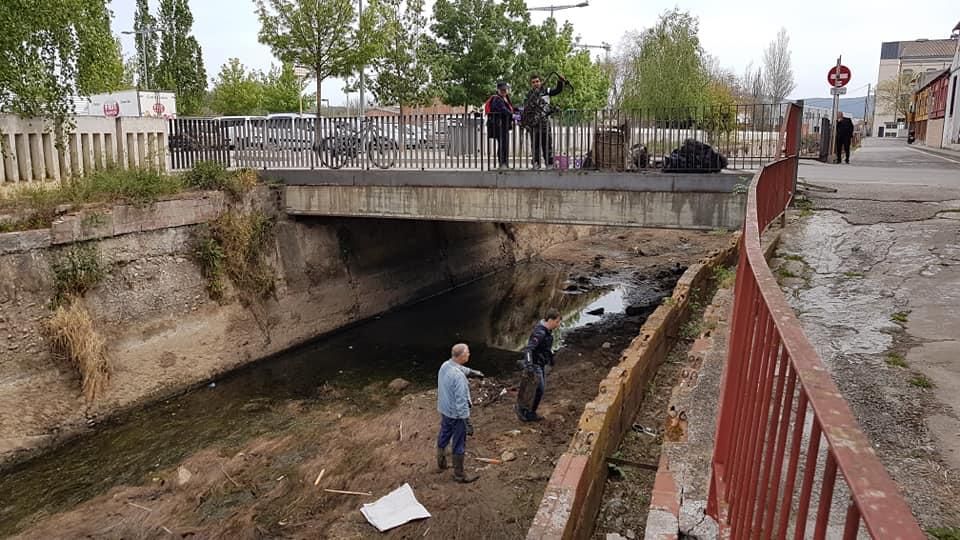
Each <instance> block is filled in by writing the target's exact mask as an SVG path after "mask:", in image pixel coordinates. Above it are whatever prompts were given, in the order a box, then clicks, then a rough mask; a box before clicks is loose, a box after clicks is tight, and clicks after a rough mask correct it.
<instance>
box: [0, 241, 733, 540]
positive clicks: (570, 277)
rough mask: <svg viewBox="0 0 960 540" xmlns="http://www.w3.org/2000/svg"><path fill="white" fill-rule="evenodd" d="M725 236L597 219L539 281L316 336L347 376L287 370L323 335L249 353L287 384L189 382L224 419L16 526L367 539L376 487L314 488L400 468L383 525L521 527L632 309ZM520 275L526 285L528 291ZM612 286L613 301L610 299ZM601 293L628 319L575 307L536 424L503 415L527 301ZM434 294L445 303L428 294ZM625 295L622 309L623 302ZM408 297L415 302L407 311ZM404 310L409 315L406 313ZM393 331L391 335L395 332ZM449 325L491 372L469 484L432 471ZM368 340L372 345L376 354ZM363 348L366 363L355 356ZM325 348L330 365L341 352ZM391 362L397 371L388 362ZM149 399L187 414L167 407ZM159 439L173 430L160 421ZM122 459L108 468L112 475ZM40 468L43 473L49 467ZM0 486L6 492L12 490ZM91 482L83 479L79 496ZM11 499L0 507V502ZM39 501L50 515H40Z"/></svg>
mask: <svg viewBox="0 0 960 540" xmlns="http://www.w3.org/2000/svg"><path fill="white" fill-rule="evenodd" d="M723 240H724V238H721V237H712V236H709V235H699V234H692V233H683V234H681V233H673V232H651V231H630V232H625V233H619V232H616V231H608V232H606V233H603V234H601V235H598V236H596V237H590V238H587V239H584V240H581V241H578V242H573V243H568V244H564V245H562V246H557V247H556V248H553V249H550V250H547V251H546V252H545V254H544V257H543V264H545V265H547V266H548V267H549V268H551V270H552V271H553V272H554V273H553V274H552V275H554V276H555V278H553V279H544V277H543V276H544V274H543V273H542V272H540V274H539V276H538V275H536V273H533V274H527V275H514V274H511V278H510V279H503V278H502V277H497V278H496V279H494V280H491V281H490V286H489V288H487V289H486V290H484V289H483V287H481V286H479V285H481V284H477V285H478V287H476V288H475V292H471V291H470V288H471V287H473V286H470V287H468V288H466V289H463V290H461V291H458V292H455V293H453V294H451V295H448V296H445V297H438V298H437V299H434V300H431V301H430V302H426V303H423V304H419V305H417V306H414V307H413V308H411V310H412V311H409V312H407V311H403V312H398V313H397V316H396V317H392V316H391V315H387V316H385V317H383V319H382V320H381V321H378V323H381V326H376V327H371V329H372V330H374V331H372V332H364V331H363V328H362V327H359V328H357V329H356V330H357V331H360V332H362V335H364V336H368V337H369V336H377V337H380V336H382V339H383V341H384V342H385V343H383V344H380V340H379V339H373V340H372V342H370V343H366V344H365V345H361V344H359V343H356V342H354V343H348V341H351V340H350V339H346V338H347V337H349V336H348V335H347V333H344V334H342V336H344V337H343V339H344V340H338V338H337V336H335V337H333V338H331V339H330V340H326V341H328V342H329V343H328V344H327V345H326V346H328V347H332V349H328V350H334V349H336V350H341V351H342V350H344V349H345V350H346V351H347V352H344V353H343V354H344V355H345V356H344V357H343V358H350V357H351V355H355V356H353V358H354V360H353V361H350V362H346V364H347V365H348V366H352V368H348V369H345V370H343V371H344V373H343V374H341V373H339V372H340V371H341V370H340V369H336V370H335V372H334V371H323V370H322V369H321V370H314V369H308V370H307V371H298V370H297V369H294V368H293V366H294V365H303V364H310V363H311V362H314V363H316V362H317V361H319V359H320V358H321V357H324V356H326V355H327V354H328V353H326V352H323V351H321V350H319V349H313V350H311V349H304V350H303V352H300V353H294V354H302V355H303V356H302V358H301V360H300V363H299V364H298V363H297V362H296V361H293V360H289V359H286V358H283V359H279V363H277V364H272V363H271V362H274V361H270V362H265V363H262V364H258V365H256V366H254V367H252V368H250V369H266V370H267V371H268V372H270V373H273V374H274V376H275V377H276V378H278V379H280V378H283V379H286V380H287V382H285V383H283V384H284V386H285V387H286V388H288V389H292V388H299V390H297V391H289V392H287V393H278V392H273V393H274V394H275V395H272V396H271V397H270V398H269V399H266V400H264V399H261V397H259V396H258V394H257V392H256V385H255V384H242V385H240V386H239V387H238V388H237V390H238V391H240V392H241V394H242V395H244V396H246V397H247V398H248V399H245V400H238V401H236V402H234V405H232V406H231V407H225V406H223V405H222V404H221V403H219V402H218V401H216V399H215V398H213V397H212V396H214V395H215V394H216V392H219V391H226V392H233V391H234V389H232V388H231V381H230V380H229V379H228V380H224V381H218V383H217V386H216V388H205V389H202V390H199V391H197V392H195V393H194V394H193V395H195V396H197V398H196V399H204V398H206V399H212V400H213V401H212V402H211V403H210V406H211V411H212V410H216V411H217V414H218V415H223V416H224V417H226V418H227V421H225V422H212V423H214V424H220V425H221V426H222V425H227V426H229V427H226V428H222V429H224V431H223V432H218V433H215V434H214V436H212V437H210V439H212V440H201V441H198V442H197V443H196V444H195V445H194V446H193V447H192V448H188V449H184V448H180V449H179V451H178V452H179V453H177V454H174V455H170V456H164V459H163V460H157V461H161V462H160V463H157V464H156V466H155V467H148V469H147V470H145V471H142V472H141V473H140V475H139V477H137V475H128V476H126V477H118V478H117V479H116V481H115V482H113V485H114V487H112V488H110V487H109V485H107V484H109V483H107V482H104V483H102V484H101V487H100V488H98V489H100V490H101V492H102V490H106V489H109V491H107V492H106V493H104V494H103V495H99V496H95V497H94V498H93V499H92V500H89V501H87V502H80V501H77V500H75V499H73V500H71V499H69V497H68V498H66V499H65V500H64V501H61V502H60V503H59V506H56V505H54V506H52V507H50V508H48V509H46V510H44V511H43V512H42V513H41V514H39V515H32V516H31V515H25V516H22V517H21V518H20V519H18V522H17V525H16V526H15V529H19V530H22V531H23V536H24V537H26V538H42V537H48V536H49V535H50V534H54V533H60V534H62V533H63V532H64V531H68V532H69V535H70V536H84V535H91V536H93V537H103V538H114V537H116V538H119V537H146V538H150V537H160V536H163V535H168V533H167V532H165V531H166V530H170V531H173V532H174V533H175V534H191V533H192V534H193V535H195V536H197V537H205V538H255V537H290V538H302V537H337V538H351V537H368V536H379V534H378V533H375V532H374V530H373V529H372V528H371V527H370V526H369V525H367V524H366V523H365V522H364V521H363V518H362V517H361V516H360V514H359V512H357V511H356V510H357V509H358V508H359V505H360V504H361V503H362V502H370V501H371V500H373V498H374V497H368V498H364V497H359V498H358V497H356V496H348V495H336V494H331V493H327V492H323V491H322V488H332V489H346V490H355V491H366V492H370V493H373V494H374V496H380V495H383V494H385V493H386V492H387V491H390V490H392V489H393V488H395V487H397V486H398V485H400V484H402V483H403V482H410V483H411V485H412V486H413V487H414V490H415V492H416V493H417V496H418V498H419V499H420V500H421V502H422V503H423V504H424V505H425V506H426V507H427V508H428V509H429V510H430V511H431V513H433V515H434V517H433V518H431V519H429V520H426V521H424V522H422V523H417V524H413V525H409V526H407V527H403V528H401V529H399V530H397V531H394V532H392V533H390V534H388V535H387V536H389V537H398V538H399V537H408V536H410V535H413V536H416V537H421V536H422V535H423V534H424V533H427V536H426V537H428V538H429V537H436V538H441V537H443V538H451V537H453V538H477V537H497V538H519V537H523V536H524V535H525V534H526V530H527V528H528V527H529V524H530V521H531V520H532V518H533V514H534V513H535V511H536V506H537V504H538V502H539V500H540V497H541V495H542V492H543V487H544V486H545V484H546V482H547V480H548V478H549V476H550V473H551V471H552V468H553V461H554V460H555V459H556V456H558V455H559V454H560V453H561V452H562V451H563V449H564V448H565V447H566V446H567V445H568V443H569V439H570V436H571V435H572V432H573V430H574V429H575V426H576V421H577V418H579V415H580V413H581V412H582V406H583V403H585V402H586V401H589V400H590V399H591V398H592V397H593V395H594V394H595V393H596V388H597V386H596V385H597V382H598V381H599V380H600V379H601V378H602V377H603V376H604V375H605V374H606V373H607V371H608V369H609V366H610V365H612V364H613V363H615V362H616V361H617V359H618V358H619V352H620V350H622V349H623V347H625V346H626V345H627V344H628V343H629V342H630V340H631V339H632V338H633V337H634V336H635V334H636V332H637V331H638V330H639V327H640V325H641V324H642V322H643V320H644V317H645V314H646V311H645V309H647V308H649V307H650V306H654V307H655V306H656V304H657V302H658V299H659V297H660V296H663V295H665V294H668V293H669V286H664V285H665V284H669V283H670V282H671V280H673V279H675V275H676V271H677V270H678V269H679V268H683V267H684V266H685V265H686V264H689V263H690V262H692V261H694V260H696V259H697V258H699V257H700V256H701V255H703V254H704V253H706V252H707V251H709V250H710V249H712V248H714V247H717V245H719V244H720V243H721V242H722V241H723ZM641 252H643V254H642V255H641ZM484 286H486V285H484ZM618 286H619V288H618ZM530 289H535V290H539V292H538V293H537V294H530V293H529V290H530ZM491 291H493V292H491ZM617 291H620V292H619V293H618V292H617ZM458 293H459V295H458ZM617 294H620V295H621V297H622V298H623V300H618V299H617V298H616V296H617ZM483 299H487V301H483ZM491 299H492V301H491ZM601 299H603V300H602V301H603V302H606V303H607V304H606V305H608V306H611V305H612V306H616V305H617V304H619V305H620V307H621V309H623V311H627V313H630V315H628V314H627V313H619V314H617V313H612V314H609V313H608V314H606V315H605V316H603V317H602V318H599V319H594V320H592V321H591V322H592V324H583V323H586V322H587V321H585V320H580V321H577V322H578V324H583V325H582V326H579V327H578V328H569V329H567V330H566V331H565V332H564V335H563V341H564V343H565V346H564V348H563V349H562V350H561V351H560V352H559V355H558V367H557V369H556V370H555V371H554V372H553V373H552V374H551V375H550V378H549V381H548V390H547V398H546V399H545V402H544V405H543V411H542V413H543V414H544V415H545V416H546V417H547V420H546V421H545V422H543V423H540V424H535V425H530V424H519V423H518V422H517V421H516V419H515V416H514V415H513V411H512V398H513V395H512V394H508V395H507V396H506V397H504V398H503V399H502V400H500V401H496V402H494V403H492V404H490V405H486V404H485V402H484V401H483V400H485V399H489V398H490V397H492V396H495V395H498V394H499V393H500V391H501V390H502V389H503V388H510V387H511V386H512V384H513V382H514V381H513V372H512V371H510V367H511V364H512V362H513V361H514V360H515V356H516V355H515V353H514V352H512V350H513V349H514V344H515V343H518V342H522V340H523V339H524V337H525V336H524V335H525V333H526V332H527V331H529V326H530V324H531V320H533V319H535V315H534V314H535V313H536V312H538V311H540V310H542V309H543V308H544V307H545V306H547V305H552V304H557V303H560V304H561V305H563V303H564V302H567V308H568V309H567V311H568V312H569V313H571V315H572V314H573V313H580V312H582V311H584V308H585V307H586V306H590V307H591V310H592V308H593V307H594V306H591V304H594V303H595V302H597V301H600V300H601ZM433 302H443V303H444V304H443V305H442V307H439V306H438V305H433V306H431V303H433ZM627 306H633V308H632V309H630V310H627V309H626V307H627ZM641 306H646V307H641ZM417 309H420V310H424V311H423V312H421V313H419V314H418V313H416V311H415V310H417ZM470 310H473V311H474V312H475V313H474V314H473V316H474V318H472V319H471V318H470V317H468V316H466V313H467V312H469V311H470ZM613 311H617V308H616V307H614V308H613ZM428 312H430V313H433V315H430V314H429V313H428ZM575 318H576V317H573V316H571V317H568V319H575ZM413 323H416V325H417V326H416V329H413V328H411V327H409V326H406V325H407V324H413ZM458 329H459V333H460V335H459V336H458V335H456V334H457V333H458ZM398 335H399V336H403V338H402V339H397V336H398ZM338 336H339V335H338ZM457 339H464V340H465V341H467V342H468V343H470V344H471V349H473V350H474V355H473V359H474V360H476V365H474V366H473V367H475V368H478V369H482V370H484V371H486V372H487V374H488V375H489V376H488V378H487V379H485V380H483V381H474V383H473V394H474V396H475V399H478V400H480V402H479V403H478V404H477V405H476V406H475V408H474V416H475V424H476V425H477V435H476V436H475V437H474V438H472V439H471V440H470V441H469V442H468V450H469V452H470V453H469V458H470V459H468V466H470V467H471V468H475V469H480V473H481V474H482V478H481V480H480V481H479V482H477V483H476V484H472V485H470V486H466V487H464V486H459V485H455V484H453V483H452V482H451V481H450V479H449V473H445V474H438V473H436V472H434V470H433V468H434V465H433V452H432V445H433V442H432V441H433V438H434V437H435V429H436V426H435V424H436V418H435V417H436V413H435V400H436V396H435V391H434V390H433V388H432V386H433V384H434V383H433V378H435V369H436V367H437V366H438V365H439V363H440V362H442V360H443V358H445V356H446V351H445V349H446V348H447V347H449V343H450V342H452V341H454V340H457ZM351 345H353V346H354V349H352V350H351V349H350V348H349V347H350V346H351ZM378 347H380V348H381V349H382V350H381V351H379V352H378ZM478 351H479V354H478ZM370 358H372V359H373V363H372V364H362V363H361V362H366V361H367V359H370ZM287 362H293V363H292V364H290V363H287ZM338 362H339V363H340V364H343V363H344V361H343V359H342V358H341V359H340V360H338ZM414 363H417V364H421V363H422V364H423V366H422V367H418V366H416V365H414ZM361 366H367V367H370V366H373V367H374V369H376V370H379V371H382V372H383V373H382V375H389V376H390V377H392V376H394V375H401V376H404V378H407V379H408V380H410V381H411V382H412V384H411V386H410V387H408V388H407V389H406V390H404V391H402V392H400V393H393V392H391V391H388V390H386V389H385V386H386V382H387V381H386V380H383V379H381V380H369V379H367V380H364V377H363V376H362V372H363V370H362V369H358V368H360V367H361ZM387 366H393V367H394V370H393V371H390V372H389V373H387V372H386V370H387V369H388V367H387ZM351 369H352V372H351ZM418 373H420V374H422V375H418ZM266 386H269V385H266ZM190 396H191V395H190V394H188V395H187V396H185V397H184V399H188V398H190ZM244 408H246V410H244ZM163 412H165V413H177V416H178V417H179V416H181V415H182V414H183V413H181V412H178V411H177V409H175V408H173V409H170V410H166V411H163ZM251 415H252V416H251ZM146 423H147V424H149V422H146ZM401 423H402V424H403V439H402V440H401V439H400V424H401ZM166 438H167V440H168V441H176V440H178V438H177V437H174V436H172V435H170V434H169V433H168V434H167V435H166ZM181 438H182V437H181ZM174 446H176V445H175V444H174ZM506 451H510V452H512V453H513V454H514V455H515V456H516V459H514V460H512V461H509V462H507V463H504V464H502V465H484V464H482V463H480V462H477V461H475V460H474V459H472V458H476V457H498V456H501V455H502V454H503V453H504V452H506ZM146 461H147V462H148V461H149V460H146ZM108 463H109V461H108ZM135 468H136V467H132V466H131V467H126V466H122V467H120V469H123V470H125V471H129V470H131V469H135ZM101 469H103V473H102V474H100V475H97V474H96V471H89V472H90V473H92V474H91V475H89V476H88V479H89V480H88V481H90V482H94V481H95V480H96V479H100V478H102V477H103V476H107V475H110V474H114V473H112V472H109V471H110V470H111V469H110V468H109V467H107V468H103V467H101ZM321 470H326V472H325V474H324V476H323V480H322V482H321V484H320V485H319V486H314V485H313V484H314V480H315V479H316V477H317V475H318V474H319V472H320V471H321ZM182 471H188V474H185V473H184V472H182ZM82 476H83V475H81V477H82ZM131 476H132V477H131ZM188 476H189V479H188V480H187V481H186V482H183V479H184V478H186V477H188ZM36 480H37V482H36V485H37V486H39V487H43V486H49V484H48V482H52V481H53V480H52V479H51V478H45V479H43V480H42V481H40V479H39V478H37V479H36ZM28 484H29V482H28ZM3 491H4V492H7V493H10V492H11V491H13V492H16V490H15V489H14V490H11V489H10V488H6V489H4V490H3ZM23 495H26V494H25V493H24V494H23ZM90 496H93V495H91V493H90V492H87V493H86V494H85V495H84V497H87V498H89V497H90ZM78 498H83V497H78ZM18 499H22V497H18ZM78 503H80V504H79V506H76V507H75V508H73V509H72V510H68V511H66V512H61V513H59V514H57V512H60V511H63V510H67V509H69V508H71V507H73V506H74V505H76V504H78ZM9 507H10V505H9V503H5V504H4V505H0V508H9ZM143 508H147V509H148V510H144V509H143ZM35 510H38V509H35ZM12 513H13V511H9V513H8V516H12ZM49 514H56V515H54V516H52V517H48V518H46V519H44V516H45V515H49ZM4 521H5V520H4ZM428 528H429V531H428ZM11 530H12V529H8V532H9V531H11ZM479 531H482V533H481V532H479Z"/></svg>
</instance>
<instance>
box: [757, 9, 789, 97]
mask: <svg viewBox="0 0 960 540" xmlns="http://www.w3.org/2000/svg"><path fill="white" fill-rule="evenodd" d="M763 75H764V87H765V89H766V90H767V93H768V94H769V95H770V97H771V98H772V99H773V101H774V103H782V102H783V101H784V100H785V99H786V98H787V96H788V95H790V92H793V89H794V88H796V87H797V83H796V82H794V80H793V67H792V61H791V59H790V36H788V35H787V29H786V28H781V29H780V32H778V33H777V39H775V40H773V41H771V42H770V44H769V45H767V49H766V50H765V51H763Z"/></svg>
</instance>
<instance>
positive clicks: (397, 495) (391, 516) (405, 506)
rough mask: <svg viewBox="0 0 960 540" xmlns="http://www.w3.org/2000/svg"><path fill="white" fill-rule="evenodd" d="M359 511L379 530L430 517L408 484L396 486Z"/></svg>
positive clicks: (386, 529)
mask: <svg viewBox="0 0 960 540" xmlns="http://www.w3.org/2000/svg"><path fill="white" fill-rule="evenodd" d="M360 512H361V513H363V517H365V518H367V521H369V522H370V524H371V525H373V526H374V527H376V528H377V530H379V531H380V532H383V531H388V530H390V529H392V528H394V527H397V526H399V525H403V524H404V523H408V522H410V521H413V520H415V519H423V518H428V517H430V512H427V509H426V508H424V507H423V505H422V504H420V502H419V501H417V498H416V497H415V496H414V494H413V488H411V487H410V484H404V485H402V486H400V487H398V488H397V489H395V490H393V491H391V492H390V493H388V494H387V495H384V496H383V497H380V498H379V499H377V501H376V502H373V503H369V504H365V505H363V508H361V509H360Z"/></svg>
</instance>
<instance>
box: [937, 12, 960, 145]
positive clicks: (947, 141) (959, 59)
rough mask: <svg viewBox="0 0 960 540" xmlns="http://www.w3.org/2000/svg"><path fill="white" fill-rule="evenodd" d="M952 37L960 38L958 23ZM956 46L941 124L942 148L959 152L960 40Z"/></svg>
mask: <svg viewBox="0 0 960 540" xmlns="http://www.w3.org/2000/svg"><path fill="white" fill-rule="evenodd" d="M953 35H954V37H958V36H960V22H958V23H957V25H956V26H954V27H953ZM956 41H957V46H956V48H955V50H954V53H953V63H952V64H951V66H950V74H949V75H948V77H949V79H950V83H949V86H948V87H947V110H946V114H945V115H944V122H943V139H942V142H941V145H942V147H943V148H950V149H953V150H960V103H957V101H960V97H958V96H957V94H960V89H958V88H957V86H960V39H956Z"/></svg>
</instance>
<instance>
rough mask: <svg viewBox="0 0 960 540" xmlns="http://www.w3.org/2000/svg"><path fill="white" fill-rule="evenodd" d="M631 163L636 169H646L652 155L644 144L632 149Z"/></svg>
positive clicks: (636, 145) (634, 146)
mask: <svg viewBox="0 0 960 540" xmlns="http://www.w3.org/2000/svg"><path fill="white" fill-rule="evenodd" d="M630 162H631V163H632V164H633V168H634V169H646V168H647V164H648V163H650V154H649V153H648V152H647V147H646V146H644V145H642V144H635V145H633V146H631V147H630Z"/></svg>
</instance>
